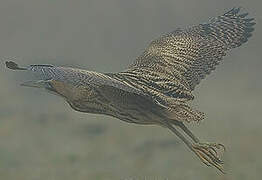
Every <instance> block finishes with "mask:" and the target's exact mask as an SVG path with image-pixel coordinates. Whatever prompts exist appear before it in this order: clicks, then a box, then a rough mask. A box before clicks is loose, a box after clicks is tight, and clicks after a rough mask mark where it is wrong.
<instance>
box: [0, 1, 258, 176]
mask: <svg viewBox="0 0 262 180" xmlns="http://www.w3.org/2000/svg"><path fill="white" fill-rule="evenodd" d="M261 5H262V3H261V1H260V0H249V1H246V0H220V1H217V0H216V1H215V0H198V1H193V0H192V1H188V0H161V1H159V0H132V1H131V0H130V1H128V0H104V1H101V0H75V1H72V0H46V1H37V0H8V1H7V0H1V1H0V58H1V59H15V60H16V62H18V63H19V64H21V65H27V64H30V63H33V64H37V63H45V64H46V63H49V64H55V65H64V66H71V67H78V68H84V69H88V70H96V71H99V72H114V71H120V70H122V69H124V68H125V67H127V65H128V64H130V63H131V62H132V61H133V60H134V59H135V58H136V57H137V56H138V55H140V54H141V53H142V51H143V49H144V48H145V47H146V46H147V45H148V43H149V42H150V41H151V40H152V39H154V38H157V37H158V36H160V35H161V34H163V33H166V32H170V31H172V30H174V29H176V28H178V27H185V26H188V25H194V24H198V23H201V22H204V21H207V20H208V19H209V18H211V17H214V16H218V15H221V14H222V13H224V12H226V11H228V10H230V9H231V8H232V7H235V6H242V7H245V11H248V12H249V13H250V16H251V17H256V22H257V25H256V30H255V32H254V34H253V37H252V38H251V39H250V41H249V42H248V43H247V44H245V45H243V46H241V47H240V48H238V49H235V50H233V51H231V52H230V53H229V54H228V56H227V57H225V60H224V61H223V63H221V65H220V66H219V67H218V68H217V69H216V70H215V72H213V73H212V74H211V75H210V76H208V78H206V80H204V81H202V83H201V84H200V85H199V86H198V87H197V89H196V91H195V93H194V94H195V95H196V99H195V101H194V103H193V104H194V106H196V107H197V108H198V109H199V110H201V111H203V112H205V113H206V116H207V118H206V119H205V120H204V121H203V122H202V123H200V124H190V125H189V127H190V128H191V129H192V130H193V132H195V134H196V135H197V136H199V137H200V138H201V139H202V140H203V141H209V142H223V143H224V144H225V145H226V146H227V151H226V153H225V154H224V157H223V158H224V160H225V168H226V169H227V174H226V175H222V174H220V173H219V172H218V171H217V170H216V169H214V168H208V167H206V166H205V165H203V164H202V163H200V161H199V160H198V158H197V157H196V156H195V155H194V154H193V153H191V152H190V151H189V150H188V149H187V148H186V146H185V145H184V144H183V143H181V141H180V140H179V139H178V138H177V137H176V136H175V135H173V134H172V133H171V132H169V131H167V130H166V129H164V128H161V127H156V126H139V125H132V124H127V123H124V122H121V121H119V120H117V119H114V118H111V117H108V116H102V115H92V114H84V113H79V112H75V111H73V110H72V109H70V107H69V106H68V105H67V104H66V103H65V102H64V101H63V99H62V98H59V97H56V96H54V95H49V94H47V93H46V92H44V91H39V90H37V89H29V88H24V87H20V86H19V83H20V82H21V81H22V80H23V79H24V78H23V76H24V75H23V74H19V73H18V74H17V73H13V72H12V71H9V70H7V69H6V68H5V67H4V64H3V62H0V63H1V64H0V102H1V103H0V179H1V180H2V179H3V180H9V179H19V180H49V179H50V180H57V179H63V180H71V179H74V180H78V179H79V180H80V179H101V180H102V179H103V180H104V179H105V180H111V179H123V180H124V179H126V180H135V179H137V180H140V179H143V180H144V179H154V180H161V179H163V180H164V179H165V180H166V179H194V180H198V179H199V180H203V179H211V178H212V179H213V180H242V179H243V180H244V179H245V180H246V179H261V177H262V158H261V149H260V148H262V144H261V139H262V132H261V128H262V121H261V111H262V109H261V101H262V96H261V90H262V78H261V77H262V72H261V67H262V61H261V42H262V36H261V33H262V31H261V28H262V26H261V24H262V19H261V18H262V12H261Z"/></svg>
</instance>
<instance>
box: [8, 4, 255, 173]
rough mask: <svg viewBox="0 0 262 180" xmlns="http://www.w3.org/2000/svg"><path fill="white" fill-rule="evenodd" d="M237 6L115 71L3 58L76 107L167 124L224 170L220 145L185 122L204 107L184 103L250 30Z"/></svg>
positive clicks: (170, 37)
mask: <svg viewBox="0 0 262 180" xmlns="http://www.w3.org/2000/svg"><path fill="white" fill-rule="evenodd" d="M239 11H240V8H233V9H232V10H230V11H229V12H227V13H225V14H223V15H221V16H218V17H216V18H213V19H211V20H210V21H209V22H207V23H203V24H199V25H196V26H192V27H189V28H185V29H176V30H175V31H173V32H171V33H168V34H166V35H163V36H161V37H160V38H158V39H156V40H154V41H152V42H151V43H150V45H149V47H148V48H147V49H146V50H145V51H144V52H143V54H142V55H141V56H139V57H138V58H137V59H136V61H135V62H134V63H133V64H132V65H130V66H129V67H128V68H127V69H126V70H124V71H122V72H118V73H98V72H92V71H86V70H81V69H74V68H68V67H59V66H53V65H30V66H28V67H19V66H18V65H17V64H16V63H14V62H12V61H7V62H6V66H7V67H8V68H10V69H13V70H28V71H32V72H34V73H35V75H37V76H38V77H39V79H38V80H35V81H28V82H25V83H23V84H22V85H24V86H29V87H37V88H44V89H46V90H48V91H49V92H52V93H55V94H57V95H59V96H62V97H63V98H64V99H65V100H66V101H67V102H68V104H69V105H70V106H71V107H72V108H73V109H74V110H76V111H81V112H86V113H95V114H106V115H109V116H113V117H116V118H118V119H120V120H122V121H126V122H129V123H136V124H157V125H161V126H163V127H167V128H169V129H170V130H171V131H172V132H173V133H175V134H176V135H177V136H178V137H179V138H180V139H182V141H183V142H184V143H185V144H186V145H187V146H188V147H189V149H190V150H192V151H193V152H194V153H195V154H196V155H197V156H198V157H199V158H200V160H201V161H202V162H203V163H205V164H206V165H208V166H214V167H216V168H217V169H219V170H220V171H221V172H224V171H223V167H222V164H223V161H222V160H221V158H220V156H219V155H218V153H217V152H218V149H219V148H221V147H222V148H224V146H223V145H222V144H217V143H201V142H200V140H199V139H198V138H197V137H196V136H194V135H193V133H192V132H191V131H190V130H189V129H188V128H187V127H186V126H185V125H184V123H186V122H199V121H201V120H202V119H203V118H204V114H203V113H202V112H199V111H197V110H194V109H192V108H191V107H190V106H189V104H188V103H189V102H190V101H192V100H193V99H194V96H193V94H192V91H193V90H194V88H195V86H196V85H198V84H199V82H200V80H201V79H203V78H204V77H205V76H206V75H207V74H210V73H211V71H212V70H214V69H215V67H216V65H218V64H219V62H220V61H221V60H222V58H223V56H225V55H226V52H227V51H228V50H230V49H233V48H235V47H238V46H240V45H242V44H243V43H245V42H247V40H248V38H249V37H250V36H251V32H252V31H253V30H254V28H253V26H254V25H255V23H254V18H246V16H247V15H248V13H244V14H239ZM177 127H178V128H179V129H180V130H181V131H182V132H184V133H185V134H184V133H181V132H180V131H178V130H177ZM185 135H187V136H185Z"/></svg>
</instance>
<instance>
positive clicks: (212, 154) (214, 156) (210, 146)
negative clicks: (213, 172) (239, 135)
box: [192, 143, 225, 173]
mask: <svg viewBox="0 0 262 180" xmlns="http://www.w3.org/2000/svg"><path fill="white" fill-rule="evenodd" d="M192 147H193V149H194V152H195V153H196V155H197V156H198V157H199V158H200V160H201V161H202V162H203V163H204V164H206V165H207V166H214V167H216V168H217V169H218V170H219V171H221V172H222V173H225V171H224V169H223V161H222V160H221V158H220V155H221V152H219V150H220V149H222V151H223V152H224V151H225V146H224V145H222V144H217V143H195V144H193V146H192Z"/></svg>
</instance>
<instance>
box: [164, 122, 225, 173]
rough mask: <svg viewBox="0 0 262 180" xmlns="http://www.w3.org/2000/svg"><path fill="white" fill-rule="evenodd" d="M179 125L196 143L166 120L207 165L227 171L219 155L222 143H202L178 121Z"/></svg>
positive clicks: (174, 131)
mask: <svg viewBox="0 0 262 180" xmlns="http://www.w3.org/2000/svg"><path fill="white" fill-rule="evenodd" d="M176 125H177V126H179V127H180V128H181V129H182V130H183V131H184V132H185V133H186V134H187V135H188V136H189V137H190V138H192V140H193V141H194V142H195V144H192V143H191V142H190V141H189V140H187V139H186V138H185V137H184V136H183V135H182V134H181V133H180V132H179V131H178V130H177V129H176V128H175V127H174V126H172V125H171V124H170V123H169V122H166V126H167V127H168V128H169V129H170V130H171V131H172V132H173V133H175V134H176V135H177V136H178V137H179V138H180V139H181V140H182V141H183V142H184V143H185V144H186V145H187V146H188V147H189V149H191V150H192V151H193V152H194V153H195V154H196V155H197V156H198V157H199V159H200V160H201V161H202V162H203V163H204V164H206V165H207V166H211V165H213V166H214V167H216V168H217V169H218V170H220V171H221V172H222V173H225V172H224V171H223V167H222V164H223V162H222V161H221V160H220V158H219V157H218V154H217V151H216V149H219V148H220V147H221V146H222V147H223V145H220V144H211V143H210V144H209V143H200V141H199V140H198V138H196V137H195V136H194V135H193V133H192V132H191V131H190V130H189V129H187V127H186V126H185V125H184V124H183V125H181V124H180V123H176Z"/></svg>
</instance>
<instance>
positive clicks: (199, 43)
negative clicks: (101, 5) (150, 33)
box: [127, 8, 255, 94]
mask: <svg viewBox="0 0 262 180" xmlns="http://www.w3.org/2000/svg"><path fill="white" fill-rule="evenodd" d="M239 11H240V8H234V9H232V10H230V11H229V12H227V13H225V14H224V15H222V16H219V17H217V18H213V19H212V20H211V21H209V22H208V23H203V24H200V25H197V26H192V27H189V28H186V29H177V30H175V31H173V32H171V33H169V34H166V35H163V36H162V37H160V38H159V39H156V40H154V41H153V42H152V43H151V44H150V45H149V47H148V48H147V49H146V50H145V52H144V53H143V54H142V55H141V56H139V57H138V58H137V60H136V61H135V62H134V63H133V64H132V65H131V66H130V67H129V70H127V71H134V69H140V71H143V70H144V71H154V72H159V74H158V76H163V75H164V76H169V77H171V78H169V81H172V82H176V83H178V84H179V82H180V83H183V84H184V85H185V86H186V87H187V89H184V90H182V92H181V91H179V88H177V87H176V86H170V87H168V88H169V89H170V90H171V91H172V90H175V89H177V90H175V91H174V94H175V93H180V94H183V91H184V93H185V94H189V93H190V92H191V91H192V90H194V88H195V86H196V85H197V84H199V82H200V81H201V79H203V78H205V76H206V75H208V74H210V72H211V71H212V70H214V69H215V67H216V65H218V64H219V63H220V61H221V60H222V57H223V56H225V55H226V51H227V50H229V49H231V48H235V47H238V46H240V45H241V44H243V43H245V42H246V41H247V39H248V38H249V37H250V36H251V32H252V31H253V30H254V28H253V26H254V25H255V23H254V22H253V20H254V19H248V18H246V16H247V13H244V14H238V13H239ZM148 57H150V58H148ZM138 76H139V74H138ZM181 77H182V78H181ZM141 78H143V77H141ZM178 86H179V85H178ZM174 87H175V89H174ZM163 90H164V91H166V87H163V88H162V89H161V88H160V89H159V92H163ZM186 91H188V92H186ZM163 93H164V92H163Z"/></svg>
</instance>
